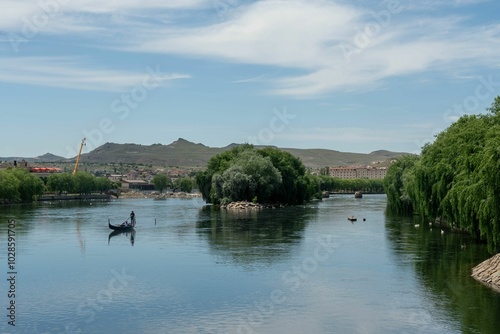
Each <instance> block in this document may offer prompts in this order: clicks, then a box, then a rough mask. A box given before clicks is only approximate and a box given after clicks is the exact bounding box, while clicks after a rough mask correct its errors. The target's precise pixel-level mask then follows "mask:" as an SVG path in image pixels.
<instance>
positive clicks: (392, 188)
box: [384, 155, 419, 213]
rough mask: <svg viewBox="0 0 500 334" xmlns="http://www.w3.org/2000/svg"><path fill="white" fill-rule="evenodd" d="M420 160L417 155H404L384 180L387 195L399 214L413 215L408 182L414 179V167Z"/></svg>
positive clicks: (390, 169) (393, 165)
mask: <svg viewBox="0 0 500 334" xmlns="http://www.w3.org/2000/svg"><path fill="white" fill-rule="evenodd" d="M418 160H419V157H418V156H416V155H404V156H402V157H401V158H399V159H398V160H397V161H396V162H395V163H393V164H392V165H391V166H390V167H389V169H388V170H387V174H386V175H385V178H384V187H385V193H386V194H387V201H388V203H389V205H390V206H391V208H392V209H393V210H395V211H396V212H399V213H412V212H413V201H412V199H411V197H410V194H409V193H408V191H409V189H411V188H410V187H409V186H408V182H410V178H412V177H413V173H414V171H413V167H414V166H415V163H416V162H417V161H418Z"/></svg>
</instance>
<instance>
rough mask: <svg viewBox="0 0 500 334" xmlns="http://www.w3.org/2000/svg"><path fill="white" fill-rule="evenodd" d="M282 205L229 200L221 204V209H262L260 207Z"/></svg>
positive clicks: (278, 206) (277, 206)
mask: <svg viewBox="0 0 500 334" xmlns="http://www.w3.org/2000/svg"><path fill="white" fill-rule="evenodd" d="M281 207H283V206H282V205H279V204H274V205H273V204H260V203H253V202H247V201H240V202H231V203H229V204H228V205H221V206H220V208H221V209H228V210H262V209H275V208H281Z"/></svg>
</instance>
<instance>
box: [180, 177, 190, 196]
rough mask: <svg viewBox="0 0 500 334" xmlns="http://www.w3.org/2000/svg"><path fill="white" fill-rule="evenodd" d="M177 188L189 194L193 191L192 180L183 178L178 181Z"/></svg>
mask: <svg viewBox="0 0 500 334" xmlns="http://www.w3.org/2000/svg"><path fill="white" fill-rule="evenodd" d="M179 188H180V189H181V191H184V192H186V193H190V192H191V191H192V190H193V180H191V178H189V177H183V178H181V179H180V180H179Z"/></svg>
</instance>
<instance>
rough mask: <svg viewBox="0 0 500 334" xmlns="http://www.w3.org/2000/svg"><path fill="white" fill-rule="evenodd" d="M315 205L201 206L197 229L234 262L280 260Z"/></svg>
mask: <svg viewBox="0 0 500 334" xmlns="http://www.w3.org/2000/svg"><path fill="white" fill-rule="evenodd" d="M316 209H317V208H316V207H288V208H282V209H276V210H271V209H265V210H259V211H254V210H241V211H236V210H220V209H218V208H216V207H213V206H204V207H203V208H202V209H201V210H200V212H199V218H198V222H197V224H196V225H197V232H198V233H199V234H200V235H201V236H203V237H205V238H207V241H208V243H209V246H210V249H211V250H212V251H213V252H214V253H215V254H217V255H218V256H221V257H222V258H224V259H228V260H229V261H231V262H234V263H236V264H253V263H267V264H271V263H274V262H275V261H280V259H283V258H284V257H286V256H288V255H289V254H290V252H291V251H292V249H293V248H294V247H295V246H296V245H298V243H299V241H300V240H301V238H302V232H303V231H304V228H305V226H306V225H307V222H308V221H309V220H310V219H311V217H312V216H314V215H315V214H316Z"/></svg>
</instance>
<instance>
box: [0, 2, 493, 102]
mask: <svg viewBox="0 0 500 334" xmlns="http://www.w3.org/2000/svg"><path fill="white" fill-rule="evenodd" d="M54 2H55V3H57V4H59V7H57V6H53V7H52V9H50V8H51V7H49V9H47V8H44V7H43V6H42V5H41V4H42V2H40V3H38V2H27V1H14V0H5V1H4V3H3V5H0V6H2V7H0V30H4V31H9V29H11V31H14V32H17V34H18V35H19V34H20V32H22V29H23V28H25V26H26V22H30V20H32V19H33V17H35V15H38V14H40V13H42V14H43V13H46V14H47V13H48V14H47V15H48V20H49V21H47V22H46V23H45V24H42V25H39V26H37V27H36V28H37V29H38V31H39V32H43V33H45V34H49V35H50V34H53V35H64V36H66V35H67V36H75V37H76V39H77V41H75V43H78V38H80V39H81V40H80V42H81V43H82V44H83V43H86V44H87V43H89V41H90V44H91V45H94V46H98V47H103V48H109V47H112V48H114V49H116V50H119V51H123V52H134V53H135V52H143V53H159V54H177V55H188V56H195V57H202V58H207V59H214V60H217V61H223V62H232V63H239V64H252V65H265V66H273V67H279V68H282V69H286V70H291V71H290V72H286V73H288V74H287V75H281V76H279V77H277V76H272V77H267V76H264V77H259V78H251V79H249V80H250V81H254V80H257V81H262V82H265V84H267V85H268V86H269V88H270V89H268V90H267V91H268V92H270V93H271V94H278V95H285V96H291V97H303V98H304V97H305V98H308V97H317V96H322V95H326V94H329V93H331V92H333V91H352V90H366V89H376V88H380V87H382V86H383V85H384V83H385V82H386V80H387V79H389V78H393V77H398V76H408V75H412V74H417V73H422V72H429V71H432V72H440V73H449V76H450V77H453V73H456V71H459V70H461V69H465V68H470V67H473V66H486V67H491V66H498V60H497V59H498V56H497V55H498V54H499V53H500V24H493V25H488V26H481V25H479V24H478V23H476V25H473V24H472V23H471V22H470V21H468V20H467V18H465V17H461V16H456V15H451V14H450V15H446V14H444V15H435V14H436V13H432V15H428V16H426V15H425V12H422V11H420V8H422V5H421V3H420V2H419V4H418V6H417V5H416V4H415V3H414V2H412V1H401V2H400V3H401V6H400V7H399V8H396V9H389V7H388V6H389V3H390V2H381V3H377V4H375V5H373V4H371V2H370V5H369V4H368V3H367V2H365V1H361V3H362V4H361V3H360V2H359V1H358V2H356V5H354V4H352V3H351V2H346V1H326V0H309V1H307V0H266V1H253V2H247V3H244V4H240V2H237V4H238V5H239V6H236V5H235V6H233V7H232V8H231V9H232V11H231V15H228V16H225V17H223V19H222V20H221V19H220V18H219V19H215V17H217V16H218V14H219V12H220V9H219V8H217V6H216V3H215V2H214V1H209V0H185V1H182V0H172V1H161V0H149V1H141V0H124V1H118V0H113V1H107V2H106V3H102V2H98V1H97V0H82V1H68V0H54ZM426 2H427V0H426ZM478 2H482V0H441V1H433V2H432V3H433V5H432V6H441V7H445V6H448V7H450V6H452V7H456V6H467V5H471V4H476V3H478ZM232 3H233V2H231V4H232ZM234 3H236V2H234ZM429 6H430V3H429ZM3 7H5V8H3ZM426 8H427V9H428V10H429V8H433V7H426ZM1 9H6V10H4V11H2V10H1ZM202 11H203V14H200V13H201V12H202ZM218 11H219V12H218ZM414 11H415V12H417V14H415V15H414V16H413V15H412V13H413V12H414ZM444 12H445V11H444V10H441V11H440V12H439V13H441V14H442V13H444ZM381 13H383V14H381ZM49 14H50V15H49ZM384 15H385V16H384ZM200 17H202V19H201V20H197V19H198V18H200ZM210 17H212V19H210ZM31 23H33V22H32V21H31ZM12 29H13V30H12ZM16 29H17V30H16ZM21 37H22V36H21ZM84 41H85V42H84ZM26 71H27V70H25V72H26ZM292 73H293V74H292ZM447 75H448V74H447ZM75 80H76V81H77V80H78V77H77V78H76V79H75ZM244 81H245V80H243V81H241V80H239V81H236V82H244ZM40 84H43V82H40Z"/></svg>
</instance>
